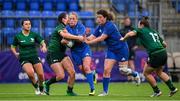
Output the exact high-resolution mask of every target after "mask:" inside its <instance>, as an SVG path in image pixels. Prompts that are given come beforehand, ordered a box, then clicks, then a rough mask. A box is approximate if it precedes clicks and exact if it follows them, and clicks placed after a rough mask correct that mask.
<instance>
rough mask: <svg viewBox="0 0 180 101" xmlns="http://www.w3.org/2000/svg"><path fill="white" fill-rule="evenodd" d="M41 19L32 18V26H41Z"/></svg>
mask: <svg viewBox="0 0 180 101" xmlns="http://www.w3.org/2000/svg"><path fill="white" fill-rule="evenodd" d="M40 21H41V20H40V19H31V26H32V27H36V28H39V27H40Z"/></svg>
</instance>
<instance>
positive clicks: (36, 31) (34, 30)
mask: <svg viewBox="0 0 180 101" xmlns="http://www.w3.org/2000/svg"><path fill="white" fill-rule="evenodd" d="M31 31H33V32H35V33H37V34H39V28H37V27H32V28H31Z"/></svg>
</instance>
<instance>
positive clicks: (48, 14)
mask: <svg viewBox="0 0 180 101" xmlns="http://www.w3.org/2000/svg"><path fill="white" fill-rule="evenodd" d="M42 16H45V17H47V16H49V17H51V16H55V13H54V12H52V11H43V12H42Z"/></svg>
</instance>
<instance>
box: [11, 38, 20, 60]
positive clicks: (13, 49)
mask: <svg viewBox="0 0 180 101" xmlns="http://www.w3.org/2000/svg"><path fill="white" fill-rule="evenodd" d="M17 45H18V40H17V37H16V36H15V37H14V40H13V43H12V45H11V51H12V53H13V54H14V55H15V56H16V57H17V58H18V57H19V53H18V52H17V51H16V47H17Z"/></svg>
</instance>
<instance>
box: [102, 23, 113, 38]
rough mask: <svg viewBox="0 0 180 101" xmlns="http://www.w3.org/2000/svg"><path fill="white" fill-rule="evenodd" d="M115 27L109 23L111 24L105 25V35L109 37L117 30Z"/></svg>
mask: <svg viewBox="0 0 180 101" xmlns="http://www.w3.org/2000/svg"><path fill="white" fill-rule="evenodd" d="M114 27H115V26H113V24H112V23H109V24H107V25H105V27H104V31H103V34H106V35H108V36H109V35H111V34H112V33H113V31H114V30H115V28H114Z"/></svg>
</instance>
